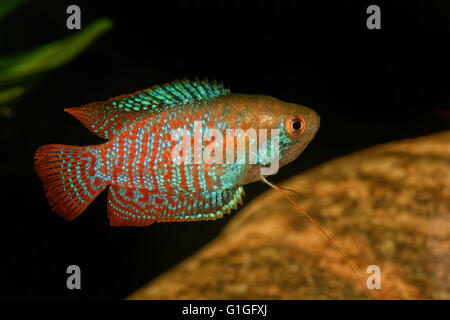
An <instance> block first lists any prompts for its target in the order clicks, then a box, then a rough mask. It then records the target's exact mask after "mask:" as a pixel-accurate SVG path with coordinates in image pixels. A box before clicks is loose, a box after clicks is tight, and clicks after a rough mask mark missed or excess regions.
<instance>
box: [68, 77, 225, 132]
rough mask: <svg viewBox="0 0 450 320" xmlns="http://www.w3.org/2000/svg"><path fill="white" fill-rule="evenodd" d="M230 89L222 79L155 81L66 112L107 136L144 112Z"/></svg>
mask: <svg viewBox="0 0 450 320" xmlns="http://www.w3.org/2000/svg"><path fill="white" fill-rule="evenodd" d="M229 93H230V90H229V89H228V88H225V87H224V85H223V84H222V83H221V82H216V81H211V82H210V81H208V80H195V81H190V80H187V79H184V80H181V81H174V82H170V83H166V84H164V85H162V86H159V85H156V86H153V87H151V88H148V89H144V90H139V91H136V92H133V93H130V94H124V95H120V96H118V97H114V98H110V99H108V100H106V101H102V102H94V103H90V104H87V105H84V106H81V107H75V108H67V109H65V111H66V112H68V113H70V114H71V115H73V116H74V117H75V118H77V119H78V120H80V122H81V123H82V124H83V125H84V126H85V127H86V128H88V129H89V130H90V131H91V132H92V133H94V134H96V135H98V136H99V137H101V138H105V139H109V138H110V137H112V136H114V135H116V134H117V133H119V132H120V131H121V130H122V128H123V127H124V126H125V125H126V124H127V123H128V122H129V121H132V120H135V119H137V118H140V117H142V116H143V115H146V114H153V113H159V112H163V111H166V110H169V109H172V108H183V106H186V105H188V104H190V103H194V102H197V101H201V100H210V99H215V98H217V97H220V96H224V95H227V94H229Z"/></svg>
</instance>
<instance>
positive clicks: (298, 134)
mask: <svg viewBox="0 0 450 320" xmlns="http://www.w3.org/2000/svg"><path fill="white" fill-rule="evenodd" d="M66 111H67V112H68V113H70V114H72V115H73V116H74V117H76V118H77V119H79V120H80V121H81V122H82V123H83V124H84V125H85V126H86V127H87V128H88V129H89V130H90V131H91V132H93V133H94V134H97V135H98V136H100V137H102V138H105V139H108V141H107V142H105V143H103V144H100V145H94V146H86V147H76V146H65V145H47V146H43V147H40V148H39V149H38V150H37V151H36V155H35V159H36V161H35V169H36V171H37V173H38V175H39V177H40V179H41V180H42V181H43V183H44V189H45V190H46V195H47V198H48V200H49V204H50V205H51V206H52V209H53V210H54V211H56V212H57V213H58V214H59V215H60V216H62V217H64V218H65V219H68V220H71V219H73V218H75V217H77V216H78V215H79V214H81V213H82V212H83V211H84V210H85V209H86V207H87V206H88V205H89V204H90V203H91V202H92V201H93V200H94V199H95V197H96V196H97V195H98V194H99V193H100V192H101V191H103V190H104V189H105V188H107V187H108V186H109V193H108V215H109V219H110V223H111V225H115V226H124V225H125V226H146V225H149V224H151V223H153V222H164V221H166V222H168V221H197V220H210V219H212V220H213V219H217V218H220V217H222V216H223V214H224V213H229V212H230V210H231V209H233V208H236V207H237V203H238V202H242V197H243V195H244V191H243V186H244V185H245V184H248V183H251V182H254V181H257V180H259V179H261V168H267V167H268V166H270V164H271V163H270V161H268V158H267V156H266V157H264V156H260V153H259V149H257V152H256V153H255V152H254V151H255V149H252V148H250V147H249V146H250V145H251V144H252V143H253V144H252V145H255V144H256V145H257V144H258V142H261V141H262V140H261V139H262V135H263V134H267V139H266V140H267V146H266V145H264V148H265V149H264V151H267V152H266V154H267V155H270V156H275V153H276V159H277V161H278V162H279V166H283V165H285V164H287V163H289V162H290V161H292V160H294V159H295V158H297V157H298V155H299V154H300V153H301V152H302V151H303V149H304V148H305V147H306V145H307V144H308V143H309V141H310V140H311V139H312V138H313V137H314V135H315V133H316V131H317V129H318V126H319V121H320V120H319V116H318V115H317V114H316V113H315V112H314V111H313V110H311V109H309V108H307V107H303V106H299V105H296V104H291V103H285V102H282V101H280V100H278V99H275V98H272V97H269V96H263V95H243V94H232V93H231V92H230V91H229V90H228V89H226V88H225V87H224V86H223V85H222V84H221V83H217V82H208V81H206V80H205V81H189V80H182V81H176V82H173V83H169V84H166V85H163V86H155V87H152V88H150V89H146V90H141V91H137V92H134V93H131V94H128V95H122V96H119V97H115V98H111V99H109V100H107V101H103V102H96V103H92V104H88V105H85V106H81V107H75V108H69V109H66ZM292 121H296V122H295V129H297V127H299V126H300V128H299V129H298V130H294V129H293V126H294V125H293V122H292ZM208 130H209V133H210V135H209V137H205V134H206V132H208ZM252 130H253V131H252ZM272 130H276V134H277V142H278V145H277V149H276V150H275V152H273V150H272V151H271V149H270V145H271V142H273V141H272V140H273V139H275V136H274V135H273V134H272V133H273V132H275V131H272ZM175 132H178V133H182V134H178V136H176V135H174V133H175ZM229 132H232V133H233V134H234V135H228V133H229ZM246 133H253V135H251V134H248V136H247V137H245V134H246ZM242 135H244V137H243V139H242ZM174 137H175V138H174ZM239 141H244V144H243V146H244V147H245V148H244V153H243V154H241V156H242V155H243V156H244V157H243V158H239V150H238V146H239ZM272 145H273V144H272ZM177 147H178V149H177ZM176 150H178V151H177V152H175V151H176ZM227 152H231V155H229V154H227ZM271 152H272V154H271ZM205 154H206V155H209V156H210V157H209V158H205ZM252 156H253V157H252ZM250 158H252V161H249V160H250ZM272 158H273V157H272ZM272 158H271V159H272ZM180 159H182V161H181V162H180ZM211 159H212V160H211ZM176 160H178V162H177V161H176ZM242 160H244V161H242ZM245 160H247V161H245Z"/></svg>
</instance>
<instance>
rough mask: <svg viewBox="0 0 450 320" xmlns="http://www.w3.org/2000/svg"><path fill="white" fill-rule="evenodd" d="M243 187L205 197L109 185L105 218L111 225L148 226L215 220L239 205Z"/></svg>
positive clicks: (207, 194) (212, 193)
mask: <svg viewBox="0 0 450 320" xmlns="http://www.w3.org/2000/svg"><path fill="white" fill-rule="evenodd" d="M243 195H244V189H243V187H237V188H235V189H227V190H223V191H220V192H208V193H206V194H203V195H201V194H197V195H194V194H189V193H185V192H175V191H174V192H172V193H170V194H155V193H152V192H151V191H148V190H137V189H135V190H131V189H125V188H122V187H120V186H111V187H110V189H109V193H108V216H109V219H110V224H111V225H112V226H141V227H143V226H148V225H150V224H152V223H154V222H174V221H178V222H183V221H200V220H215V219H218V218H221V217H223V215H224V214H225V213H230V211H231V210H232V209H236V208H237V203H242V197H243Z"/></svg>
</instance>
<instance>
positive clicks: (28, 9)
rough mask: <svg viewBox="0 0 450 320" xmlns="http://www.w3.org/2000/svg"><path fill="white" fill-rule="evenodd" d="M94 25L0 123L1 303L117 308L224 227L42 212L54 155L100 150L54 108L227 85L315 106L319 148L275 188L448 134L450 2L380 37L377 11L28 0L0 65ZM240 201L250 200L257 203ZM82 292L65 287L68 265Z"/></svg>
mask: <svg viewBox="0 0 450 320" xmlns="http://www.w3.org/2000/svg"><path fill="white" fill-rule="evenodd" d="M70 4H78V5H79V6H80V7H81V10H82V17H83V20H82V23H83V25H86V24H87V23H88V22H90V21H93V20H94V19H95V18H98V17H101V16H107V17H111V18H112V19H114V21H115V27H114V29H113V30H112V31H111V32H109V33H108V34H106V35H105V36H103V37H102V38H101V39H99V40H98V41H97V42H96V43H95V44H94V45H93V46H92V47H91V48H89V49H88V50H87V51H86V52H85V53H84V54H83V55H81V56H80V57H79V58H77V59H76V60H74V61H73V62H71V63H70V64H68V65H66V66H64V67H62V68H60V69H58V70H56V71H54V72H52V73H50V74H48V75H46V76H45V77H43V78H41V79H40V81H39V83H38V84H37V85H36V86H35V88H34V89H33V90H32V91H31V92H29V94H28V95H27V96H26V97H25V98H24V99H23V100H22V101H21V102H20V103H19V104H18V105H17V106H16V108H15V110H16V116H15V117H14V118H12V119H0V150H1V151H0V153H1V156H0V161H1V162H0V164H1V165H0V199H1V200H2V201H1V204H0V205H1V207H0V208H1V209H0V214H1V220H0V221H1V222H0V297H1V298H49V297H53V298H123V297H125V296H126V295H127V294H129V293H131V292H132V291H133V290H135V289H137V288H138V287H140V286H141V285H143V284H145V283H146V282H148V281H149V280H151V279H153V278H154V277H155V276H157V275H158V274H160V273H161V272H163V271H165V270H167V269H168V268H170V267H172V266H174V265H175V264H176V263H178V262H180V261H182V260H183V259H184V258H185V257H187V256H189V255H191V254H193V253H194V252H196V251H197V250H198V249H200V248H201V247H202V246H204V245H205V244H206V243H208V242H209V241H211V240H212V239H214V238H215V237H216V236H217V235H218V233H219V232H220V231H221V230H222V228H223V227H224V226H225V225H226V224H227V223H228V221H229V220H230V219H232V218H233V215H234V214H235V213H233V214H232V215H231V217H229V216H227V217H225V218H224V219H222V220H219V221H215V222H204V223H185V224H177V223H172V224H156V225H153V226H151V227H148V228H142V229H138V228H111V227H109V224H108V221H107V214H106V193H102V194H101V195H100V196H99V197H98V199H96V200H95V201H94V203H93V204H92V205H91V206H90V207H89V208H88V209H87V210H86V212H85V213H83V214H82V215H81V216H80V217H79V218H78V219H76V220H74V221H72V222H66V221H64V220H63V219H61V218H59V217H57V216H56V214H54V213H52V212H51V210H50V208H49V207H48V204H47V201H46V198H45V196H44V193H43V190H42V185H41V183H40V181H39V180H38V178H37V176H36V174H35V172H34V170H33V153H34V151H35V150H36V148H37V147H39V146H41V145H44V144H49V143H61V144H69V145H71V144H72V145H89V144H97V143H101V142H102V140H101V139H100V138H97V137H95V136H94V135H92V134H90V133H89V132H88V131H87V130H86V129H85V128H84V127H83V126H82V125H81V124H80V123H78V122H77V120H75V119H73V118H71V117H70V116H69V115H68V114H67V113H64V112H63V108H64V107H68V106H78V105H82V104H86V103H89V102H93V101H97V100H103V99H106V98H109V97H112V96H116V95H119V94H123V93H127V92H132V91H134V90H137V89H142V88H145V87H149V86H151V85H153V84H161V83H165V82H167V81H171V80H173V79H177V78H184V77H190V78H193V77H195V76H200V77H205V76H207V77H209V78H216V79H218V80H222V81H224V82H225V83H227V84H229V85H230V87H231V89H232V91H233V92H239V93H259V94H266V95H271V96H274V97H277V98H279V99H282V100H285V101H291V102H295V103H299V104H303V105H307V106H310V107H312V108H314V109H315V110H317V112H318V113H319V114H320V115H321V120H322V126H321V128H320V130H319V132H318V135H317V136H316V138H315V139H314V141H313V142H312V143H311V145H310V146H309V147H308V148H307V150H306V151H305V152H304V153H303V154H302V156H301V157H300V158H299V159H297V160H296V161H295V162H293V163H291V164H290V165H288V166H286V167H284V168H282V169H281V170H280V172H279V173H278V175H277V176H276V177H273V179H272V180H273V181H276V182H280V181H283V180H284V179H286V178H288V177H290V176H292V175H295V174H299V173H301V172H304V171H305V170H307V169H309V168H312V167H314V166H316V165H319V164H321V163H323V162H325V161H327V160H330V159H333V158H336V157H339V156H343V155H346V154H348V153H350V152H353V151H356V150H359V149H361V148H365V147H368V146H372V145H375V144H378V143H382V142H386V141H392V140H397V139H402V138H409V137H415V136H421V135H425V134H429V133H433V132H439V131H442V130H445V129H449V127H450V126H449V118H448V117H447V118H446V117H444V116H443V115H444V114H445V111H446V112H447V113H448V112H449V102H450V101H449V90H448V89H449V60H450V59H449V57H450V51H449V44H450V41H449V40H450V38H449V35H450V30H449V12H450V10H449V4H448V2H446V1H402V2H400V1H389V2H386V3H385V2H377V4H379V5H380V7H381V10H382V29H381V30H376V31H371V30H368V29H367V28H366V26H365V20H366V17H367V14H366V13H365V9H366V8H367V6H368V5H370V4H372V1H370V2H369V1H353V2H350V1H339V3H335V2H332V1H329V2H323V1H314V2H313V1H310V2H304V1H284V2H283V1H277V2H276V3H275V2H269V1H260V2H259V3H258V4H257V5H256V4H251V3H244V2H241V1H235V0H232V1H218V2H214V3H211V2H210V1H206V0H205V1H192V2H189V1H178V2H165V1H164V2H161V3H159V2H147V3H144V2H142V1H117V2H114V3H111V1H32V2H30V3H28V4H26V5H24V6H23V7H22V8H21V9H19V10H17V11H16V12H14V13H13V14H11V15H10V16H9V17H8V18H7V19H5V20H4V21H2V22H0V55H1V54H5V53H13V52H16V51H20V50H24V49H27V48H31V47H34V46H37V45H39V44H42V43H45V42H49V41H51V40H54V39H57V38H60V37H62V36H64V35H67V34H70V33H73V32H75V31H69V30H67V29H66V28H65V19H66V16H67V15H66V14H65V11H66V7H67V6H68V5H70ZM266 189H267V187H266V186H264V185H262V184H259V183H257V184H252V185H249V186H248V187H247V188H246V193H247V195H248V196H247V198H246V201H245V202H246V203H248V202H250V201H251V200H252V199H253V198H254V197H255V196H257V195H259V194H260V193H261V192H263V191H264V190H266ZM71 264H77V265H79V266H80V267H81V270H82V290H80V291H69V290H67V289H66V285H65V281H66V277H67V275H66V273H65V271H66V268H67V266H68V265H71Z"/></svg>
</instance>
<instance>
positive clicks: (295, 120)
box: [286, 116, 306, 137]
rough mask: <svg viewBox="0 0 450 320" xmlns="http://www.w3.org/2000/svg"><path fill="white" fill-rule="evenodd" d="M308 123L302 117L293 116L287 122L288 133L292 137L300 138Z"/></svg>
mask: <svg viewBox="0 0 450 320" xmlns="http://www.w3.org/2000/svg"><path fill="white" fill-rule="evenodd" d="M305 128H306V123H305V120H304V119H303V118H302V117H299V116H292V117H290V118H289V119H288V120H287V121H286V131H287V133H288V134H289V135H291V136H294V137H296V136H298V135H300V133H302V132H303V131H305Z"/></svg>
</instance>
